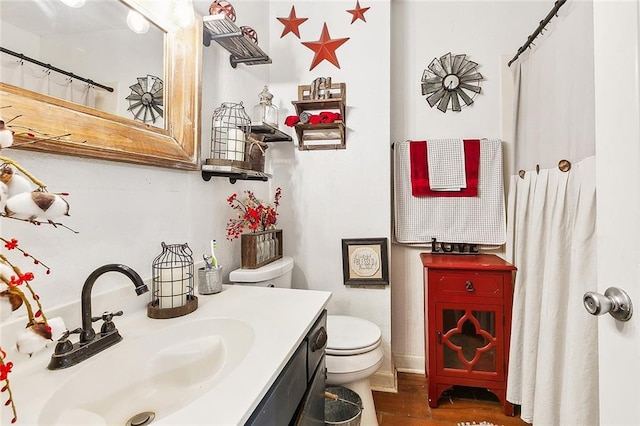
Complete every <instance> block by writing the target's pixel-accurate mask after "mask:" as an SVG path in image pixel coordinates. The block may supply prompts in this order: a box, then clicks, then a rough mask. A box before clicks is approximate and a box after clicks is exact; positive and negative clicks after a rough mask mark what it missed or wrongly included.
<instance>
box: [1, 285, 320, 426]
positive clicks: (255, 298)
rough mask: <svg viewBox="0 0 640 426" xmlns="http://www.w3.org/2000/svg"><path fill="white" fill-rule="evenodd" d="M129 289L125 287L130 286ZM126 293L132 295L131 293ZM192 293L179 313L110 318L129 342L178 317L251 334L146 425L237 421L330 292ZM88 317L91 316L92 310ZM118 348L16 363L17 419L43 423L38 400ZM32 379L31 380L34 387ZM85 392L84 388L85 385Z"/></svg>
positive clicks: (244, 289)
mask: <svg viewBox="0 0 640 426" xmlns="http://www.w3.org/2000/svg"><path fill="white" fill-rule="evenodd" d="M129 291H130V292H132V290H129ZM133 297H134V298H135V295H133ZM197 297H198V309H197V310H196V311H194V312H192V313H190V314H188V315H185V316H183V317H178V318H172V319H150V318H148V317H147V316H146V311H145V310H141V309H138V310H137V311H135V312H132V311H128V312H127V313H126V314H125V316H123V317H116V318H115V319H114V322H115V323H116V326H117V328H118V330H119V331H120V334H121V335H122V336H123V338H124V339H134V338H136V337H139V336H141V335H143V334H144V333H145V332H148V331H154V330H158V329H162V328H163V327H166V326H170V325H173V324H179V322H181V321H185V322H186V321H194V320H198V319H208V318H214V317H215V318H232V319H238V320H241V321H243V322H244V323H246V324H248V325H249V326H250V327H251V328H252V330H253V333H254V339H253V343H252V345H251V347H250V349H249V350H248V352H247V354H246V356H245V357H244V359H243V360H242V361H241V363H240V364H239V365H238V366H237V367H236V368H235V369H233V370H232V371H231V372H230V373H229V374H227V375H226V376H224V377H223V378H222V379H221V380H220V382H219V383H217V384H216V385H215V386H214V387H213V388H212V389H210V390H207V391H204V392H203V396H202V397H200V398H197V399H194V400H193V401H192V402H191V403H190V404H188V405H186V406H184V407H183V408H180V409H178V410H177V411H174V412H173V413H171V414H169V415H167V416H165V417H162V418H157V419H156V420H155V421H153V423H152V424H154V425H155V424H158V425H197V424H207V425H216V426H227V425H243V424H244V423H245V422H246V421H247V420H248V418H249V417H250V415H251V414H252V412H253V410H254V409H255V408H256V407H257V405H258V404H259V403H260V401H261V400H262V398H263V397H264V395H265V394H266V392H267V391H268V390H269V388H270V387H271V385H272V384H273V383H274V381H275V380H276V378H277V377H278V375H279V373H280V372H281V371H282V369H283V368H284V367H285V365H286V363H287V362H288V360H289V359H290V357H291V356H292V355H293V353H294V352H295V350H296V349H297V347H298V346H299V344H300V343H301V342H302V340H303V339H304V337H305V335H306V334H307V332H308V331H309V330H310V328H311V326H312V325H313V323H314V320H315V318H317V317H318V315H319V314H320V313H321V312H322V311H323V309H325V308H326V305H327V303H328V301H329V299H330V297H331V293H330V292H326V291H314V290H296V289H278V288H268V287H249V286H239V285H225V286H224V288H223V291H222V292H220V293H218V294H213V295H206V296H205V295H197ZM94 315H96V312H95V311H94ZM77 325H79V324H67V327H68V328H69V329H72V328H75V327H76V326H77ZM94 328H96V324H94ZM96 329H97V328H96ZM75 339H77V335H74V341H75ZM168 343H170V342H168ZM120 344H122V343H120ZM117 347H118V345H115V346H113V347H112V348H108V349H106V350H105V351H104V352H102V353H100V354H97V355H95V356H94V357H92V358H89V359H88V360H86V361H83V362H82V363H80V364H78V365H77V366H73V367H70V368H67V369H64V370H58V371H49V370H47V369H46V365H47V362H48V357H49V355H50V354H51V352H52V349H53V348H49V349H47V350H45V351H42V352H46V355H45V354H40V353H39V354H37V356H34V357H32V358H31V359H30V360H28V363H29V364H31V363H32V362H36V363H38V365H37V366H36V367H35V369H34V368H32V367H31V366H30V367H29V368H26V367H25V366H22V367H21V368H18V369H17V371H15V374H10V376H9V378H10V380H11V381H12V382H11V386H12V388H14V394H15V395H14V400H15V402H16V405H17V409H18V416H19V419H18V423H17V424H22V425H26V424H33V425H35V424H49V423H47V422H46V420H44V419H39V417H40V416H39V412H40V411H41V410H42V407H43V404H44V403H43V402H42V401H43V400H45V399H47V398H48V397H49V396H50V395H52V394H54V393H55V392H56V387H57V386H58V384H59V383H62V382H64V381H66V380H68V379H69V378H70V377H72V375H73V373H74V369H77V368H80V367H82V365H83V364H87V365H89V364H90V363H91V360H92V359H94V358H98V357H100V356H102V354H107V353H108V352H109V351H110V350H114V349H115V348H117ZM150 355H152V354H150ZM21 362H24V360H17V361H16V363H15V364H16V366H17V364H18V363H21ZM40 364H41V365H40ZM113 367H114V374H117V371H118V369H117V366H113ZM20 370H22V371H20ZM30 375H31V377H29V376H30ZM34 380H37V384H36V383H34ZM21 381H23V382H28V387H29V393H28V394H27V395H25V391H26V389H24V388H25V387H26V384H25V383H21ZM34 384H35V385H36V386H35V387H34ZM95 386H100V383H95ZM87 391H88V392H91V390H90V389H87ZM38 394H40V395H38ZM124 398H126V395H124ZM0 411H10V409H9V407H2V408H0ZM6 414H7V413H6V412H5V413H4V414H3V416H2V420H5V419H6V418H7V417H6ZM43 420H44V421H43ZM0 423H3V422H0Z"/></svg>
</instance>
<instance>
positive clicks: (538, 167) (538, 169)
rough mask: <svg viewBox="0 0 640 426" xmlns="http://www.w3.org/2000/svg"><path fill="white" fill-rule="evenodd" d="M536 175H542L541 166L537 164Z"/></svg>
mask: <svg viewBox="0 0 640 426" xmlns="http://www.w3.org/2000/svg"><path fill="white" fill-rule="evenodd" d="M536 174H537V175H539V174H540V164H536Z"/></svg>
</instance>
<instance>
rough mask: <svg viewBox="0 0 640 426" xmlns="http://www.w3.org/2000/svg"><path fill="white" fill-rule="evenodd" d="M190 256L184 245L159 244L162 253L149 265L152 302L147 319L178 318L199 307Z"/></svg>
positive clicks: (189, 249) (188, 249)
mask: <svg viewBox="0 0 640 426" xmlns="http://www.w3.org/2000/svg"><path fill="white" fill-rule="evenodd" d="M192 254H193V252H192V251H191V248H189V245H188V244H187V243H184V244H165V243H164V242H163V243H162V253H160V254H159V255H158V256H157V257H156V258H155V259H153V262H152V264H151V271H152V283H151V302H150V303H149V305H148V307H147V315H148V316H149V317H150V318H174V317H179V316H182V315H186V314H188V313H190V312H193V311H195V310H196V308H197V307H198V298H197V297H196V296H195V295H194V281H195V279H194V268H193V257H192Z"/></svg>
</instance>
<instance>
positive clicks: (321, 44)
mask: <svg viewBox="0 0 640 426" xmlns="http://www.w3.org/2000/svg"><path fill="white" fill-rule="evenodd" d="M347 40H349V37H346V38H336V39H332V38H331V36H330V35H329V29H328V28H327V23H326V22H325V23H324V26H323V27H322V34H320V40H318V41H303V42H302V44H304V45H305V46H307V47H308V48H309V49H311V50H313V51H314V52H315V56H314V57H313V61H312V62H311V68H309V71H311V70H312V69H314V68H315V67H316V65H318V64H319V63H320V62H322V61H324V60H327V61H329V62H331V63H332V64H333V65H335V66H336V67H338V68H340V64H339V63H338V57H337V56H336V49H337V48H338V47H340V46H342V45H343V44H345V43H346V42H347Z"/></svg>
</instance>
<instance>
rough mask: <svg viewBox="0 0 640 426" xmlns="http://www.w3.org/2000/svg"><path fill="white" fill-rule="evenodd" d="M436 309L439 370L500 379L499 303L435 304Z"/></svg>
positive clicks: (500, 311)
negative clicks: (486, 304) (495, 304)
mask: <svg viewBox="0 0 640 426" xmlns="http://www.w3.org/2000/svg"><path fill="white" fill-rule="evenodd" d="M436 312H437V313H436V316H437V327H436V341H437V348H438V349H437V369H438V374H442V375H455V376H458V375H461V376H464V377H468V378H471V377H474V376H477V377H483V378H485V379H491V378H494V379H495V380H500V379H501V378H502V377H503V375H504V366H503V365H502V364H503V359H504V356H503V347H502V344H501V342H502V321H503V317H502V307H501V306H494V305H489V306H477V305H460V304H458V305H449V304H437V308H436Z"/></svg>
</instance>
